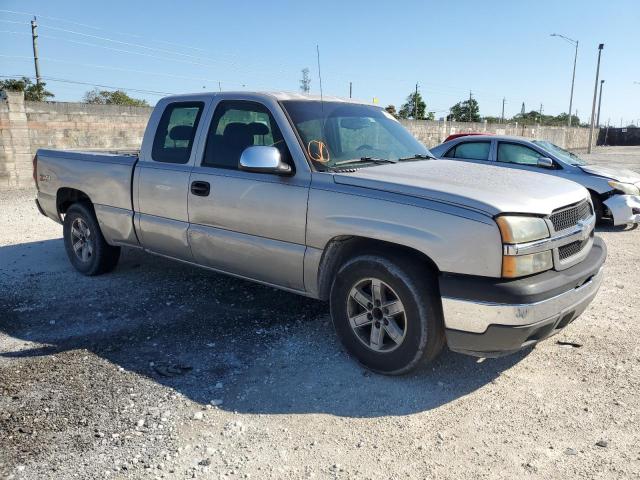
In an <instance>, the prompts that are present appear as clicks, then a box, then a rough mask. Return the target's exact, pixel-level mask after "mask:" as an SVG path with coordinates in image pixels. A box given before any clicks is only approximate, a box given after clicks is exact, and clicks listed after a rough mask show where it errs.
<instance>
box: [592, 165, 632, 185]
mask: <svg viewBox="0 0 640 480" xmlns="http://www.w3.org/2000/svg"><path fill="white" fill-rule="evenodd" d="M580 169H582V171H583V172H586V173H590V174H591V175H597V176H599V177H604V178H610V179H611V180H616V181H617V182H624V183H640V174H638V173H636V172H634V171H633V170H627V169H622V168H611V167H601V166H599V165H580Z"/></svg>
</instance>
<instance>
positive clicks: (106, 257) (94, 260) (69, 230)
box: [63, 203, 120, 275]
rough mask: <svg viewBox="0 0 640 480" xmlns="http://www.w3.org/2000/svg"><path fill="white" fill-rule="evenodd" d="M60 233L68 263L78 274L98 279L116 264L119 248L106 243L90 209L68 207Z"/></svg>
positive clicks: (75, 206)
mask: <svg viewBox="0 0 640 480" xmlns="http://www.w3.org/2000/svg"><path fill="white" fill-rule="evenodd" d="M63 232H64V246H65V250H66V251H67V256H68V257H69V261H70V262H71V264H72V265H73V266H74V267H75V269H76V270H78V271H79V272H80V273H82V274H84V275H100V274H101V273H106V272H110V271H111V270H113V269H114V268H115V267H116V265H117V264H118V259H119V258H120V247H113V246H111V245H109V244H108V243H107V242H106V241H105V239H104V237H103V236H102V232H101V231H100V226H99V225H98V221H97V220H96V217H95V215H94V213H93V210H92V209H91V208H90V207H89V206H87V205H85V204H83V203H76V204H73V205H71V206H70V207H69V209H68V210H67V214H66V215H65V217H64V226H63Z"/></svg>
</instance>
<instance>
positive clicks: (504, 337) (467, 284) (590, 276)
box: [440, 238, 607, 357]
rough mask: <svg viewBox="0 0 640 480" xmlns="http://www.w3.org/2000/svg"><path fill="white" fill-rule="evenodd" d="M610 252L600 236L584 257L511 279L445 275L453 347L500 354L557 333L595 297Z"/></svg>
mask: <svg viewBox="0 0 640 480" xmlns="http://www.w3.org/2000/svg"><path fill="white" fill-rule="evenodd" d="M606 252H607V251H606V246H605V244H604V242H603V241H602V240H601V239H599V238H596V239H595V241H594V244H593V247H592V249H591V252H590V253H589V255H588V256H587V258H586V259H585V260H583V261H582V262H580V263H579V264H577V265H575V266H573V267H571V268H568V269H566V270H563V271H559V272H556V271H549V272H545V273H542V274H540V275H534V276H531V277H527V278H524V279H518V280H512V281H503V280H497V279H490V278H482V277H461V276H443V278H441V282H440V289H441V293H442V296H443V298H442V307H443V312H444V320H445V331H446V335H447V343H448V344H449V348H450V349H451V350H454V351H457V352H461V353H467V354H470V355H476V356H482V357H496V356H501V355H505V354H509V353H513V352H515V351H517V350H520V349H521V348H523V347H526V346H527V345H530V344H533V343H536V342H538V341H540V340H543V339H545V338H547V337H549V336H551V335H553V334H554V333H557V332H558V331H559V330H561V329H562V328H564V327H566V326H567V325H568V324H569V323H571V322H572V321H573V320H575V319H576V318H577V317H578V316H580V314H582V312H583V311H584V310H585V309H586V308H587V306H588V305H589V304H590V303H591V301H592V300H593V298H594V297H595V296H596V294H597V292H598V289H599V288H600V284H601V283H602V278H603V276H604V273H603V268H602V266H603V264H604V261H605V259H606ZM452 293H457V294H458V295H457V296H452V295H451V294H452Z"/></svg>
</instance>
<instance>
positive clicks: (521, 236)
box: [496, 215, 549, 243]
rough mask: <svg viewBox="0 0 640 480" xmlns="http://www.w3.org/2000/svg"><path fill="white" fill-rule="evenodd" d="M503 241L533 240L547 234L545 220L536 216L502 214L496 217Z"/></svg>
mask: <svg viewBox="0 0 640 480" xmlns="http://www.w3.org/2000/svg"><path fill="white" fill-rule="evenodd" d="M496 222H497V223H498V228H500V234H501V235H502V242H503V243H523V242H533V241H534V240H540V239H542V238H547V237H548V236H549V229H548V228H547V224H546V222H545V221H544V220H543V219H542V218H538V217H524V216H516V215H504V216H501V217H498V218H496Z"/></svg>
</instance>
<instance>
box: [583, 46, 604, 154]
mask: <svg viewBox="0 0 640 480" xmlns="http://www.w3.org/2000/svg"><path fill="white" fill-rule="evenodd" d="M603 48H604V43H601V44H600V45H598V65H597V66H596V84H595V86H594V87H593V104H592V105H591V128H589V148H588V150H587V153H591V150H592V149H593V146H592V144H591V142H592V141H593V127H594V123H595V120H596V98H597V96H598V77H599V76H600V57H601V56H602V49H603Z"/></svg>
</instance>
